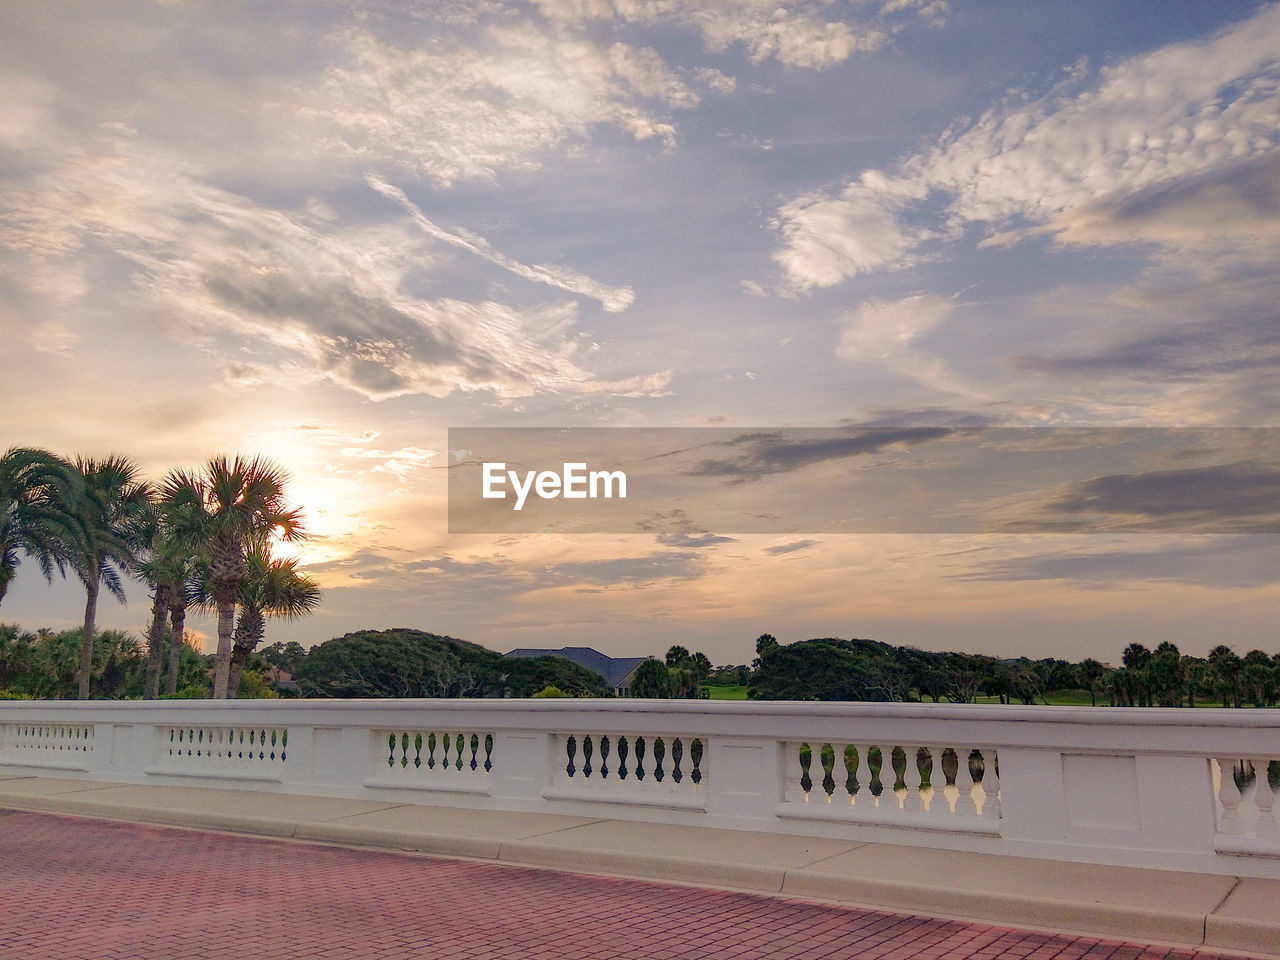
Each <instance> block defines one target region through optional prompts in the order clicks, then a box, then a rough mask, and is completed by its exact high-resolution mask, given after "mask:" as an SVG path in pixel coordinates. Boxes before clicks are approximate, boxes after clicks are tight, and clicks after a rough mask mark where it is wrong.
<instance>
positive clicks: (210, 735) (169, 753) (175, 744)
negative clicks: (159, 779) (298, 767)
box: [147, 724, 289, 780]
mask: <svg viewBox="0 0 1280 960" xmlns="http://www.w3.org/2000/svg"><path fill="white" fill-rule="evenodd" d="M157 733H158V734H159V739H160V746H159V749H158V750H156V751H155V754H156V755H155V757H154V762H153V763H152V765H151V766H149V767H148V768H147V773H150V774H154V775H161V776H163V775H177V776H192V777H218V778H228V779H236V780H279V779H280V775H281V771H282V770H283V768H284V762H285V758H286V756H287V754H286V750H287V748H288V743H289V731H288V729H286V728H284V727H277V726H271V727H266V726H262V727H257V726H253V727H244V726H223V725H212V724H200V725H199V726H197V725H195V724H190V725H188V724H183V725H162V726H160V727H159V728H158V729H157Z"/></svg>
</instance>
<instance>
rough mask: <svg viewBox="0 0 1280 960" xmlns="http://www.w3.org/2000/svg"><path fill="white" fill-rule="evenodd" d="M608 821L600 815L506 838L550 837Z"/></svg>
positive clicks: (529, 838)
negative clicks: (595, 818)
mask: <svg viewBox="0 0 1280 960" xmlns="http://www.w3.org/2000/svg"><path fill="white" fill-rule="evenodd" d="M608 822H609V820H608V819H606V818H605V817H601V818H599V819H598V820H588V821H587V822H586V823H574V824H570V825H569V826H565V827H556V828H555V829H554V830H542V831H539V832H537V833H529V834H525V835H524V836H522V837H509V838H508V840H532V839H534V838H535V837H550V836H552V835H554V834H557V833H565V832H567V831H569V830H577V829H578V828H579V827H590V826H594V825H595V824H597V823H608ZM506 842H507V841H506V840H504V841H503V843H506ZM499 849H501V848H499Z"/></svg>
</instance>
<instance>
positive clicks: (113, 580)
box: [61, 455, 152, 700]
mask: <svg viewBox="0 0 1280 960" xmlns="http://www.w3.org/2000/svg"><path fill="white" fill-rule="evenodd" d="M75 470H76V472H77V473H78V474H79V476H80V483H79V485H78V487H79V489H78V490H75V491H72V493H73V494H78V495H77V496H75V499H74V500H72V501H71V502H70V503H66V504H65V505H64V506H65V510H66V513H67V516H68V529H67V532H66V536H65V537H64V538H63V542H62V547H61V549H62V552H63V554H64V556H65V559H66V562H67V564H68V565H69V566H70V567H71V569H73V570H74V571H75V572H76V575H77V576H78V577H79V578H80V581H81V583H83V584H84V587H85V605H84V629H83V632H82V634H81V644H82V646H81V653H80V673H79V697H80V699H81V700H86V699H88V697H89V680H90V672H91V668H92V663H93V638H94V631H95V629H96V622H97V615H98V595H99V592H100V591H101V589H102V587H103V586H106V588H107V590H108V591H109V592H110V593H111V595H112V596H114V597H115V598H116V599H117V600H119V601H120V602H121V603H125V602H126V601H127V597H126V596H125V592H124V582H123V577H124V576H125V575H126V574H128V573H131V572H132V571H133V570H134V569H135V568H136V566H137V563H138V554H139V551H140V550H141V549H142V547H143V545H144V543H145V540H146V533H147V529H148V526H149V524H150V523H151V519H152V513H151V496H152V492H151V487H150V486H149V485H148V484H146V483H144V482H143V481H142V480H140V479H139V478H138V470H137V467H136V466H134V464H133V461H131V460H129V459H128V458H126V457H121V456H116V455H112V456H109V457H106V458H104V459H101V460H98V459H93V458H85V457H78V458H77V459H76V462H75Z"/></svg>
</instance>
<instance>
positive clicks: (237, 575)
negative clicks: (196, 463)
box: [164, 457, 302, 699]
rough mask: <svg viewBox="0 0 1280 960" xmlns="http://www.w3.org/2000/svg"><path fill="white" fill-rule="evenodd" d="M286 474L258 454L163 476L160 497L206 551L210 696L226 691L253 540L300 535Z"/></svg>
mask: <svg viewBox="0 0 1280 960" xmlns="http://www.w3.org/2000/svg"><path fill="white" fill-rule="evenodd" d="M287 480H288V476H287V474H286V473H285V472H284V470H282V469H281V468H280V467H279V466H277V465H276V464H274V463H272V462H271V461H270V460H267V459H265V458H262V457H254V458H253V459H248V460H247V459H244V458H242V457H236V458H235V459H234V460H229V459H228V458H226V457H215V458H214V459H213V460H210V461H209V462H208V463H207V464H205V465H204V467H203V468H202V469H201V470H200V471H199V472H196V473H189V472H184V471H174V472H173V473H171V474H170V475H169V477H168V479H167V480H166V481H165V485H164V501H165V504H166V505H167V506H168V507H169V508H171V509H173V510H174V516H175V518H176V519H175V528H176V530H177V531H178V533H179V535H180V536H181V537H183V539H185V540H186V541H187V543H188V544H189V545H190V546H192V547H194V548H198V549H200V550H202V551H203V552H204V553H205V555H206V556H207V557H208V562H209V570H208V579H209V589H210V592H211V593H212V596H213V602H214V605H215V606H216V608H217V611H218V648H217V652H216V655H215V659H214V673H213V696H214V698H215V699H222V698H225V697H227V696H228V695H229V681H230V676H231V654H232V635H233V633H234V630H235V610H236V602H237V600H238V598H239V593H240V589H241V587H242V585H243V584H244V579H245V575H246V569H247V559H246V556H247V552H248V550H249V549H250V548H251V547H252V545H253V544H255V543H259V542H265V541H267V540H269V539H270V538H271V537H273V536H279V537H281V538H282V539H284V540H295V539H298V538H299V537H301V536H302V516H301V511H299V510H298V509H296V508H293V507H290V506H288V505H287V504H286V502H285V499H284V487H285V483H286V482H287Z"/></svg>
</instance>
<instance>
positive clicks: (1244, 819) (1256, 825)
mask: <svg viewBox="0 0 1280 960" xmlns="http://www.w3.org/2000/svg"><path fill="white" fill-rule="evenodd" d="M1212 768H1213V783H1214V788H1215V789H1214V794H1215V799H1216V800H1217V804H1216V813H1217V823H1218V834H1219V839H1218V841H1217V844H1216V846H1217V848H1218V849H1219V850H1223V851H1229V852H1240V853H1253V854H1255V855H1256V854H1260V853H1261V854H1268V853H1269V854H1272V855H1274V856H1280V827H1278V826H1277V823H1276V812H1275V805H1276V793H1277V792H1278V791H1280V758H1273V757H1270V756H1266V755H1258V754H1253V755H1251V756H1246V757H1242V758H1239V759H1236V758H1233V757H1229V756H1228V757H1223V756H1219V757H1216V758H1214V760H1213V761H1212Z"/></svg>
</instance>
